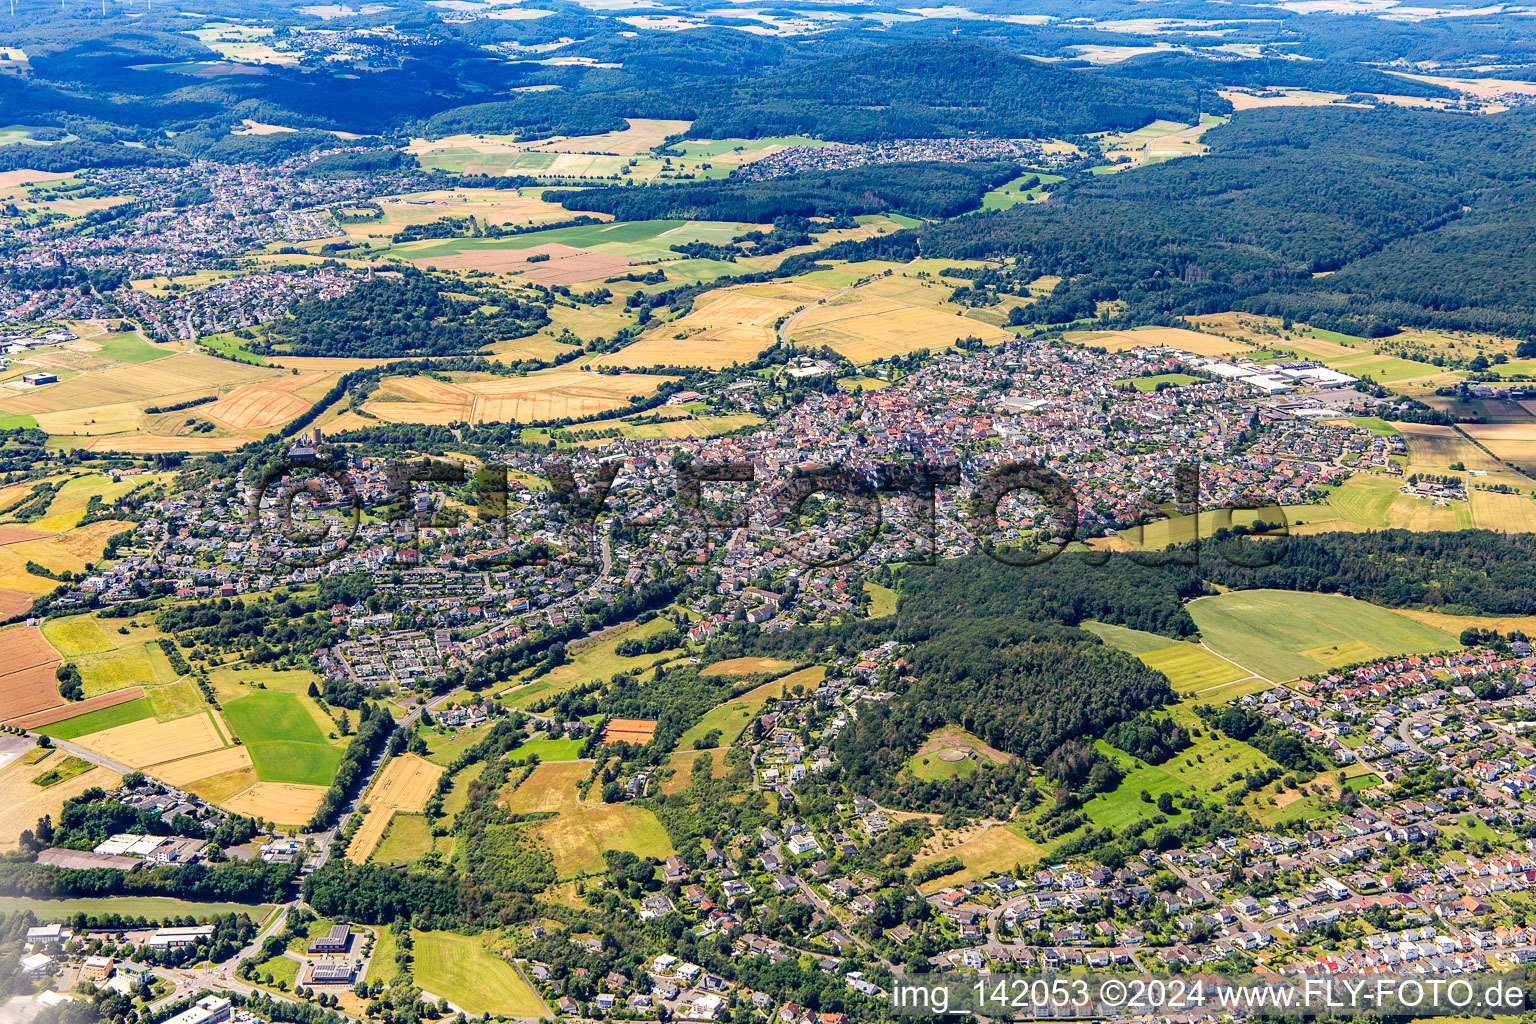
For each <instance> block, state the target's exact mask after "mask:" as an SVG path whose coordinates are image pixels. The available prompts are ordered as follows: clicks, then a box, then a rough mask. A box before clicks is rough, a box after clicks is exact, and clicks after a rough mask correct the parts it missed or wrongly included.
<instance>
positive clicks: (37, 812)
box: [0, 752, 123, 850]
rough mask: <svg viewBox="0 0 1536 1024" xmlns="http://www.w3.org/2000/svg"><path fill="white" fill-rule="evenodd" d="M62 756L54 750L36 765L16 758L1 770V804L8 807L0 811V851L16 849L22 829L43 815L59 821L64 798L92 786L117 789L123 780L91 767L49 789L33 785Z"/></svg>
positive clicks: (113, 773)
mask: <svg viewBox="0 0 1536 1024" xmlns="http://www.w3.org/2000/svg"><path fill="white" fill-rule="evenodd" d="M63 759H64V755H63V754H62V753H57V752H55V753H54V754H52V755H50V756H49V757H46V758H44V759H43V760H42V761H39V762H38V763H37V764H23V763H22V762H21V761H16V762H14V763H13V764H11V765H10V766H9V767H7V768H5V769H4V770H0V807H4V808H5V813H4V814H0V850H14V849H16V847H17V846H18V845H19V843H20V839H21V833H22V830H23V829H29V828H32V827H33V826H34V825H35V824H37V819H38V818H41V817H42V816H43V815H45V814H47V815H51V816H52V817H53V818H54V819H55V820H57V819H58V816H59V812H60V811H62V810H63V809H64V801H66V800H69V799H71V798H72V797H77V796H79V795H80V794H81V793H84V792H85V791H86V790H87V789H90V788H91V787H92V786H100V787H102V788H103V789H114V788H116V787H117V786H118V784H119V783H121V782H122V781H123V778H122V776H121V775H118V774H117V773H116V772H109V771H107V769H105V768H92V769H91V770H90V771H88V772H83V773H82V774H80V775H76V776H75V777H74V778H72V779H66V780H65V781H63V782H59V783H55V784H54V785H52V786H49V787H48V788H47V789H44V788H43V787H41V786H36V785H33V783H32V780H33V779H35V778H37V777H38V776H39V775H41V774H43V773H44V772H46V771H48V770H49V769H51V768H53V766H54V765H56V764H57V763H59V762H60V761H62V760H63Z"/></svg>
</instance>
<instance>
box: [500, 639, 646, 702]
mask: <svg viewBox="0 0 1536 1024" xmlns="http://www.w3.org/2000/svg"><path fill="white" fill-rule="evenodd" d="M671 628H672V623H671V622H670V621H669V620H668V619H666V618H665V617H658V618H654V619H652V620H651V621H650V622H647V623H644V624H643V625H639V626H636V627H634V628H633V629H628V630H625V631H624V632H622V633H616V634H614V635H613V636H611V637H609V638H608V639H606V640H602V641H599V642H598V643H595V644H592V645H590V646H587V647H583V648H582V649H581V650H580V651H576V652H573V653H572V654H571V660H570V661H568V662H566V663H565V664H564V665H560V666H558V667H557V668H554V669H552V670H550V671H549V672H546V673H545V674H544V675H542V676H540V677H539V678H538V679H536V680H534V681H533V682H530V683H528V684H527V685H518V684H513V685H512V686H509V687H507V688H506V689H504V690H502V691H501V701H502V703H503V704H506V705H507V706H508V707H513V708H527V707H528V706H529V705H531V704H533V703H534V702H536V701H541V700H546V699H548V698H549V697H552V696H554V695H555V694H558V693H561V692H563V691H565V690H568V689H570V688H571V687H572V686H575V685H576V684H577V683H579V682H582V681H584V680H588V679H608V678H610V677H611V676H613V675H614V674H615V673H617V672H628V671H630V670H631V669H636V668H647V667H649V666H650V665H651V663H652V662H655V661H657V660H659V659H662V658H666V657H668V656H669V655H668V654H667V652H662V653H659V654H641V655H639V656H637V657H633V658H623V657H620V656H619V655H618V654H616V653H615V650H614V649H615V648H617V647H618V645H619V644H621V643H623V642H624V641H625V640H628V639H632V638H633V639H644V638H645V637H648V636H652V635H654V634H656V633H661V632H664V631H666V630H668V629H671ZM672 654H674V655H675V654H676V652H675V651H674V652H672ZM524 678H526V675H525V676H524Z"/></svg>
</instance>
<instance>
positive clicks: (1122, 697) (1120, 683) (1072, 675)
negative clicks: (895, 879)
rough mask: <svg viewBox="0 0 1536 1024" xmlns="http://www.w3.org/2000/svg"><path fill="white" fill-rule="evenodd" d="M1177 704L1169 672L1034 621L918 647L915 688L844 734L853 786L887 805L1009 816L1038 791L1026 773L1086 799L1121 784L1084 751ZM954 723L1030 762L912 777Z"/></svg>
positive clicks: (961, 628) (966, 628)
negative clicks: (925, 750) (926, 748)
mask: <svg viewBox="0 0 1536 1024" xmlns="http://www.w3.org/2000/svg"><path fill="white" fill-rule="evenodd" d="M1174 699H1175V698H1174V693H1173V690H1172V689H1171V688H1170V687H1169V685H1168V680H1167V677H1165V676H1164V675H1163V674H1162V673H1161V672H1158V671H1156V670H1154V669H1150V668H1148V667H1147V666H1146V665H1143V664H1142V663H1141V661H1140V660H1138V659H1137V658H1135V657H1132V656H1131V655H1129V654H1126V653H1124V652H1123V651H1118V650H1115V649H1114V648H1112V647H1109V646H1107V645H1105V644H1103V643H1101V642H1100V641H1099V640H1098V638H1097V637H1094V636H1092V635H1091V634H1088V633H1084V632H1081V631H1078V630H1070V629H1062V628H1060V627H1051V626H1044V627H1041V626H1034V625H1030V624H1028V623H1023V624H1020V625H1017V626H1013V627H1007V626H1002V625H993V624H982V625H974V626H971V625H959V624H957V625H955V626H954V627H953V628H949V629H946V630H944V631H943V633H942V634H940V635H939V636H936V637H934V638H933V639H931V640H930V641H929V642H928V643H925V644H923V645H922V646H921V647H919V648H918V649H917V652H916V654H915V655H914V657H913V665H912V682H911V683H910V685H908V686H907V687H906V689H905V690H904V691H903V692H900V693H898V694H897V695H896V697H895V698H893V699H892V700H890V701H886V702H881V703H876V704H873V705H871V706H870V707H869V708H868V709H867V710H862V711H861V712H860V714H859V717H858V718H857V719H856V720H855V721H854V722H852V723H851V724H850V725H849V727H848V728H847V729H845V730H843V731H842V732H841V733H840V734H839V735H838V739H837V754H838V758H839V760H840V761H842V763H843V765H844V774H843V777H844V779H845V781H847V782H848V784H849V785H851V786H852V787H853V788H854V789H855V790H857V791H861V792H865V793H867V794H869V795H871V796H875V797H877V799H879V800H880V801H881V802H883V803H889V804H891V805H894V806H897V807H903V808H910V809H912V810H917V809H922V810H927V811H944V810H952V809H960V810H965V811H970V812H983V811H984V812H986V813H989V814H996V815H1000V816H1006V813H1007V811H1008V810H1009V809H1010V808H1011V807H1012V805H1013V803H1014V802H1016V801H1017V800H1018V799H1019V798H1020V797H1021V796H1022V795H1023V794H1024V792H1025V791H1026V788H1027V787H1029V786H1030V785H1031V783H1030V781H1029V779H1030V776H1031V774H1032V772H1031V770H1030V769H1029V768H1028V767H1026V766H1033V767H1035V768H1044V769H1045V770H1046V772H1047V774H1048V775H1051V776H1053V777H1055V778H1056V779H1057V781H1058V782H1061V783H1064V784H1066V785H1068V786H1070V787H1071V788H1073V789H1075V790H1079V791H1084V792H1092V791H1096V790H1100V789H1105V788H1109V787H1111V786H1113V783H1114V776H1113V767H1112V766H1111V765H1110V764H1109V762H1108V761H1106V760H1104V759H1102V758H1100V757H1098V756H1097V755H1095V754H1093V752H1092V751H1091V748H1089V749H1083V748H1084V745H1085V741H1087V742H1091V741H1092V740H1093V739H1094V738H1096V737H1100V736H1103V735H1104V734H1105V732H1106V731H1108V730H1110V729H1111V728H1113V727H1114V726H1117V725H1119V724H1120V723H1123V722H1126V721H1128V720H1130V719H1132V718H1134V717H1135V716H1137V715H1138V714H1140V713H1141V712H1143V711H1146V710H1149V709H1152V708H1156V707H1160V706H1162V705H1163V704H1165V703H1168V702H1171V701H1172V700H1174ZM945 725H955V726H959V727H961V728H963V729H966V730H967V731H969V732H971V733H973V734H974V735H976V736H977V737H979V738H980V739H981V740H983V741H984V742H986V743H987V744H988V745H990V746H992V747H995V748H997V749H998V750H1000V751H1002V752H1004V753H1006V754H1010V755H1013V757H1015V758H1017V759H1018V763H1013V764H1009V765H1004V766H1001V767H998V768H983V769H982V770H979V771H977V772H975V773H974V774H972V775H971V776H970V777H969V778H965V779H960V778H956V779H947V780H942V781H925V780H922V779H919V778H917V777H915V776H914V775H912V774H911V773H910V772H905V771H903V769H904V766H905V763H906V761H907V760H908V759H909V758H911V757H912V756H913V755H914V754H916V753H917V751H918V749H919V748H920V747H921V746H922V745H923V743H924V741H925V740H927V738H928V736H929V734H930V733H932V732H933V731H934V730H935V729H938V728H940V727H941V726H945ZM1064 748H1065V749H1064Z"/></svg>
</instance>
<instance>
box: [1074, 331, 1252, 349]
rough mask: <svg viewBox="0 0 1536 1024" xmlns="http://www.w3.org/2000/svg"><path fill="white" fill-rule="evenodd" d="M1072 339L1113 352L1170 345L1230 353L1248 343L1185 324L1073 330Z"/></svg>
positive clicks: (1081, 343) (1179, 347)
mask: <svg viewBox="0 0 1536 1024" xmlns="http://www.w3.org/2000/svg"><path fill="white" fill-rule="evenodd" d="M1066 338H1067V340H1068V341H1071V342H1074V343H1076V344H1078V345H1086V346H1089V347H1091V348H1103V349H1107V350H1109V351H1110V352H1124V351H1126V350H1127V349H1133V348H1147V347H1150V346H1156V345H1166V346H1167V347H1169V348H1176V349H1181V350H1183V351H1185V352H1193V353H1194V354H1195V355H1197V356H1226V355H1232V354H1234V353H1241V352H1243V351H1245V350H1246V346H1244V345H1241V344H1238V343H1237V342H1234V341H1233V340H1232V339H1231V338H1225V337H1221V336H1218V335H1211V334H1202V333H1201V332H1199V331H1189V330H1185V329H1184V328H1182V327H1142V328H1138V329H1136V330H1130V331H1069V332H1068V333H1067V335H1066Z"/></svg>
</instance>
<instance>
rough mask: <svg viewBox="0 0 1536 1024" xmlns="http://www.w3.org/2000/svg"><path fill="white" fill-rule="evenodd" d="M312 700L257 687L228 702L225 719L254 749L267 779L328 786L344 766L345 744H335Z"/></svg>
mask: <svg viewBox="0 0 1536 1024" xmlns="http://www.w3.org/2000/svg"><path fill="white" fill-rule="evenodd" d="M308 700H309V698H307V697H300V696H297V695H295V694H291V693H275V692H272V691H270V690H258V691H256V692H254V693H252V694H250V695H248V696H245V697H241V698H240V699H239V700H234V701H230V702H229V703H227V704H225V705H224V716H225V720H226V721H228V722H229V725H230V727H231V728H232V729H233V730H234V732H235V735H236V736H238V737H240V739H241V741H242V742H243V743H244V744H245V747H246V749H247V750H248V751H250V755H251V761H252V762H253V763H254V764H255V766H256V774H257V776H258V777H259V778H260V779H261V780H262V781H263V782H275V783H287V784H293V785H303V786H328V785H330V783H331V780H333V779H334V778H335V777H336V769H337V768H338V767H340V765H341V755H342V751H341V748H340V747H338V746H332V744H331V741H330V740H329V739H328V738H327V735H326V734H325V733H324V732H322V731H321V727H320V725H319V724H317V721H316V718H315V715H317V714H318V715H324V714H325V713H324V712H323V711H320V710H319V709H318V708H315V709H311V708H310V707H308V706H306V701H308Z"/></svg>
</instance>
